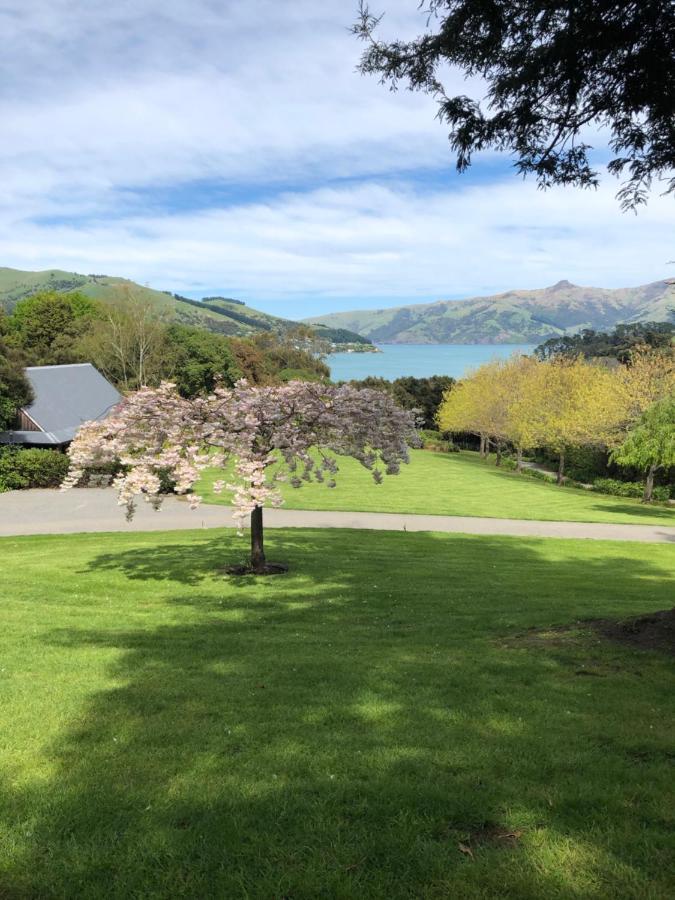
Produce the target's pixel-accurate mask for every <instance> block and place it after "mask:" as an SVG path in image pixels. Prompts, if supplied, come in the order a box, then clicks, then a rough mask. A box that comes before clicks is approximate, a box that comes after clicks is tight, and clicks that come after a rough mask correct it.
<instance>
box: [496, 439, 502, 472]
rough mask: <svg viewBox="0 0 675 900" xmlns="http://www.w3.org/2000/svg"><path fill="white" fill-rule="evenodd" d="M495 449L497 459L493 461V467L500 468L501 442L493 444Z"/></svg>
mask: <svg viewBox="0 0 675 900" xmlns="http://www.w3.org/2000/svg"><path fill="white" fill-rule="evenodd" d="M495 448H496V451H497V459H496V460H495V465H496V466H501V464H502V442H501V441H497V443H496V444H495Z"/></svg>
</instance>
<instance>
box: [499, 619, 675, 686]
mask: <svg viewBox="0 0 675 900" xmlns="http://www.w3.org/2000/svg"><path fill="white" fill-rule="evenodd" d="M589 632H595V634H597V635H600V636H601V637H603V638H605V639H607V640H610V641H614V642H615V643H617V644H624V645H626V646H629V647H638V648H639V649H641V650H660V651H661V652H662V653H669V654H671V655H672V656H675V607H673V609H660V610H657V611H656V612H653V613H648V614H647V615H644V616H635V617H633V618H630V619H584V620H583V621H579V622H574V623H572V624H570V625H559V626H554V627H551V628H530V629H529V630H528V631H526V632H524V633H523V634H519V635H515V636H513V637H510V638H508V639H507V640H504V641H502V642H501V643H502V646H505V647H511V648H516V647H528V646H529V647H547V648H556V649H565V648H572V647H574V646H580V645H582V644H583V643H585V640H586V641H587V640H588V633H589ZM584 639H585V640H584ZM598 674H601V673H600V672H598V671H594V670H593V668H591V669H588V670H583V669H582V670H579V671H578V672H577V675H598ZM638 674H639V673H638Z"/></svg>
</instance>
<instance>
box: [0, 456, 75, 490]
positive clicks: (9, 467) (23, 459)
mask: <svg viewBox="0 0 675 900" xmlns="http://www.w3.org/2000/svg"><path fill="white" fill-rule="evenodd" d="M67 471H68V457H67V456H66V454H65V453H61V452H60V451H59V450H37V449H33V450H19V449H16V448H14V447H7V448H4V449H0V492H1V491H16V490H22V489H24V488H51V487H58V486H59V485H60V484H61V482H62V481H63V479H64V478H65V476H66V473H67Z"/></svg>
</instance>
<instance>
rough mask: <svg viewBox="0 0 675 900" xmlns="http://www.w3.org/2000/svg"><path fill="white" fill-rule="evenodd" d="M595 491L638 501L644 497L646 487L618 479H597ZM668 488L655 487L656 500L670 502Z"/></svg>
mask: <svg viewBox="0 0 675 900" xmlns="http://www.w3.org/2000/svg"><path fill="white" fill-rule="evenodd" d="M593 490H594V491H597V492H598V493H599V494H614V495H616V496H617V497H634V498H636V499H638V500H640V499H642V496H643V495H644V490H645V486H644V484H641V483H640V482H639V481H618V480H617V479H616V478H596V479H595V481H594V482H593ZM669 497H670V490H669V488H668V487H658V486H657V487H655V488H654V490H653V492H652V498H653V499H654V500H668V498H669Z"/></svg>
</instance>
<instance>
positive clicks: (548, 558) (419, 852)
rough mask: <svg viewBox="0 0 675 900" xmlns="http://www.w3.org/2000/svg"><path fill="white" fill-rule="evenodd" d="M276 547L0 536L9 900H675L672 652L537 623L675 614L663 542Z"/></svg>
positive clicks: (391, 540)
mask: <svg viewBox="0 0 675 900" xmlns="http://www.w3.org/2000/svg"><path fill="white" fill-rule="evenodd" d="M268 544H269V547H270V557H271V558H276V559H283V560H285V561H287V562H289V563H290V564H291V572H290V573H289V574H288V575H285V576H280V577H277V578H274V579H267V580H257V581H256V580H253V579H251V578H241V579H230V580H225V579H223V578H222V577H218V576H216V575H215V574H214V573H215V572H216V570H218V569H219V568H222V566H223V565H224V564H226V563H228V562H232V561H236V559H237V558H238V557H239V556H240V555H243V553H244V551H245V544H244V543H243V542H241V541H238V540H237V538H236V537H235V536H234V534H232V532H230V531H229V530H228V531H223V532H222V533H221V532H213V531H209V532H208V534H204V532H185V533H181V534H180V535H179V536H178V535H176V534H175V533H174V534H171V533H155V534H133V535H123V534H114V535H98V534H97V535H77V536H75V535H72V536H43V537H36V538H5V539H3V540H1V541H0V552H2V555H3V560H4V562H5V565H4V569H3V629H2V634H1V635H0V654H1V657H0V658H1V660H2V661H1V664H0V669H1V671H0V698H1V701H2V702H1V703H0V734H1V735H2V739H1V740H0V771H1V772H2V782H3V783H2V785H1V790H0V896H3V897H10V898H24V897H25V898H28V897H31V898H33V897H40V898H44V897H47V898H51V897H68V898H70V897H87V898H88V897H106V898H108V897H114V898H117V897H119V898H127V897H143V898H146V897H151V898H155V897H156V898H160V897H162V898H164V897H169V896H170V897H186V898H188V897H189V898H192V897H200V898H201V897H209V898H210V897H224V898H225V897H227V898H230V897H260V898H282V897H289V898H290V897H292V898H316V897H329V898H333V897H345V898H352V897H353V898H362V897H368V898H370V897H375V898H379V897H383V898H384V897H394V898H399V897H400V898H404V897H405V898H408V897H410V898H418V897H429V898H447V897H461V898H479V897H495V898H497V897H499V898H501V897H513V898H542V897H546V898H547V897H560V898H588V897H603V898H604V897H607V898H610V897H612V898H613V897H617V896H620V897H622V898H624V897H629V898H631V897H633V898H645V897H650V898H660V897H663V898H665V897H668V896H672V885H673V880H672V879H673V877H674V873H673V870H672V868H671V867H670V866H671V864H672V833H671V830H672V827H673V824H674V822H673V819H674V814H673V810H674V809H675V803H673V800H674V799H675V798H674V797H673V783H672V769H671V766H672V758H671V756H670V754H671V752H672V747H673V721H674V717H673V706H674V704H675V701H674V700H673V698H674V696H675V692H674V691H673V686H674V684H673V682H674V680H675V679H674V676H673V669H672V660H669V659H668V658H665V657H662V656H661V655H659V654H658V653H652V652H640V651H635V650H630V649H627V648H625V647H621V646H618V645H613V644H611V643H609V642H606V641H604V640H602V639H600V638H598V636H597V635H596V634H594V633H593V632H591V630H590V629H586V628H584V626H583V624H581V625H573V627H572V629H571V631H570V633H569V634H568V635H567V636H566V637H564V638H563V637H561V636H560V634H559V633H557V632H552V634H555V635H556V638H555V640H551V642H550V643H548V642H547V641H546V640H545V638H541V635H542V634H545V633H546V629H547V628H549V627H550V628H552V629H553V628H555V627H556V626H560V625H565V624H573V623H575V622H576V621H577V620H578V619H583V618H585V617H612V616H621V617H625V616H628V615H637V614H640V613H645V612H649V611H652V610H655V609H659V608H663V607H665V606H667V605H669V603H671V602H672V595H673V576H674V574H675V548H673V547H669V546H664V545H633V544H611V543H602V542H591V541H586V542H583V541H554V540H540V539H534V538H532V539H514V538H499V537H494V538H486V537H470V536H462V535H435V534H407V535H403V534H399V533H396V534H393V533H378V532H354V531H330V532H326V531H319V530H298V531H296V530H293V531H288V532H280V531H277V532H275V531H270V532H269V534H268ZM529 628H537V629H538V634H539V636H540V638H539V639H538V640H537V641H536V642H533V641H528V640H527V639H523V638H522V637H521V635H523V634H525V633H526V632H527V629H529ZM584 666H592V667H594V668H595V670H596V677H594V678H583V677H580V676H579V675H578V672H579V671H580V670H581V669H582V668H583V667H584ZM500 830H505V831H506V833H509V834H510V833H515V832H522V834H521V835H520V836H519V838H518V839H517V841H515V842H512V843H513V845H512V843H508V844H503V845H502V844H500V843H499V842H490V841H486V842H482V841H481V840H479V839H478V838H477V837H476V836H477V835H481V834H490V833H492V832H494V831H500ZM467 841H468V842H469V846H472V847H473V857H471V856H468V855H467V854H465V853H462V852H460V850H459V844H460V843H464V844H465V845H466V842H467Z"/></svg>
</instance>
